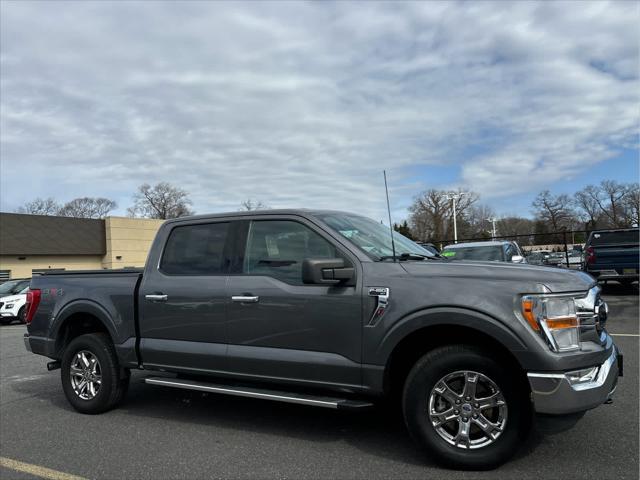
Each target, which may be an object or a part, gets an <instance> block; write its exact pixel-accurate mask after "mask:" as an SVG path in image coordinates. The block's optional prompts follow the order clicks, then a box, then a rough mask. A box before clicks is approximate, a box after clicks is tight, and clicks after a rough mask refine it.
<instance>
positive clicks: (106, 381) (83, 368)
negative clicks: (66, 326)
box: [60, 333, 129, 414]
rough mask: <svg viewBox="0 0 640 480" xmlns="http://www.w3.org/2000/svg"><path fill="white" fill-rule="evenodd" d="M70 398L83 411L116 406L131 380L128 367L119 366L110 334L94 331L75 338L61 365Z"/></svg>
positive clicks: (96, 410)
mask: <svg viewBox="0 0 640 480" xmlns="http://www.w3.org/2000/svg"><path fill="white" fill-rule="evenodd" d="M60 367H61V368H60V371H61V373H60V374H61V379H62V388H63V390H64V393H65V396H66V397H67V400H68V401H69V403H70V404H71V406H73V408H75V409H76V410H77V411H79V412H81V413H89V414H95V413H102V412H105V411H107V410H110V409H111V408H113V407H115V406H116V405H117V404H118V403H119V402H120V401H121V400H122V398H123V397H124V395H125V393H126V391H127V387H128V384H129V375H128V371H126V370H123V369H121V368H120V366H119V364H118V357H117V356H116V352H115V349H114V347H113V343H111V339H110V338H109V336H108V335H107V334H104V333H91V334H86V335H80V336H79V337H77V338H74V339H73V340H72V341H71V343H69V346H68V347H67V348H66V350H65V352H64V354H63V356H62V362H61V366H60Z"/></svg>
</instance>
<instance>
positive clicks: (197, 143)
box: [0, 2, 640, 218]
mask: <svg viewBox="0 0 640 480" xmlns="http://www.w3.org/2000/svg"><path fill="white" fill-rule="evenodd" d="M0 8H1V13H2V15H1V22H2V23H1V27H2V28H1V29H0V30H1V47H0V48H1V52H0V67H1V69H2V70H1V88H2V91H1V93H2V95H1V98H0V129H1V130H0V154H1V161H2V165H1V166H2V180H1V187H2V188H1V192H0V193H1V197H0V199H1V200H0V201H1V203H2V208H3V209H6V208H7V207H8V208H11V207H15V206H17V205H18V204H20V203H22V202H24V201H26V200H29V199H31V198H32V197H34V196H49V195H53V196H57V197H58V198H60V199H68V198H70V197H73V196H80V195H101V196H110V197H113V198H115V199H116V200H118V202H119V203H120V204H121V206H122V207H123V211H124V208H125V207H126V206H127V205H128V203H129V202H130V196H131V193H132V192H133V191H134V190H135V188H136V186H137V185H139V184H140V183H143V182H157V181H170V182H173V183H175V184H177V185H180V186H181V187H183V188H185V189H187V190H188V191H190V192H191V194H192V198H193V200H194V206H195V208H196V210H197V211H199V212H206V211H222V210H230V209H231V210H233V209H236V208H237V207H238V205H239V203H240V201H242V200H244V199H246V198H249V197H251V198H258V199H260V200H262V201H263V202H266V203H268V204H269V205H271V206H274V207H287V206H292V207H295V206H304V207H327V208H339V209H346V210H359V211H362V212H364V213H366V214H369V215H372V216H374V217H376V218H384V214H383V211H384V206H385V203H384V196H383V194H382V193H383V192H382V190H381V189H382V177H381V170H382V169H383V168H386V169H387V170H388V173H389V175H390V179H392V180H394V182H393V183H392V185H394V188H393V190H392V197H393V198H394V204H395V210H396V212H395V213H394V215H395V216H397V217H400V216H404V214H405V211H404V208H405V207H406V206H407V205H408V203H409V201H410V199H411V196H412V195H413V194H414V193H416V192H417V191H418V190H419V189H421V188H426V187H430V186H434V183H431V181H432V180H431V179H429V180H427V179H425V178H412V177H411V175H409V174H408V172H410V171H415V168H416V166H420V165H450V166H451V167H452V168H456V169H459V170H460V178H458V180H457V181H456V182H454V183H456V184H458V185H463V186H467V187H469V188H472V189H473V190H476V191H478V192H480V193H481V194H482V195H483V196H484V197H485V198H490V197H492V196H494V197H496V196H505V195H512V194H515V193H519V192H523V191H529V192H532V191H535V190H536V189H540V188H543V187H545V186H546V185H548V183H549V182H551V181H552V180H551V179H556V178H559V177H563V176H571V175H572V173H573V172H575V170H576V168H580V167H582V166H584V165H589V164H594V163H597V162H601V161H604V160H606V159H607V158H609V157H611V156H613V155H615V154H616V152H618V151H619V150H620V149H622V148H637V140H636V139H637V137H634V135H636V133H637V126H638V99H639V98H638V91H639V87H640V84H639V81H638V68H639V64H638V37H637V32H636V27H637V24H638V22H639V21H640V10H639V8H640V7H639V6H638V4H637V3H633V2H619V3H601V2H599V3H596V2H589V3H586V2H585V3H575V2H568V3H559V2H542V3H531V2H527V3H525V2H513V3H506V2H498V3H489V2H475V3H468V2H464V3H453V2H442V3H435V2H416V3H398V2H394V3H388V4H387V3H367V4H362V3H344V2H338V3H333V4H328V3H321V2H317V3H305V4H303V3H294V2H284V3H275V2H274V3H271V2H269V3H267V2H249V3H222V2H213V3H209V2H194V3H186V2H180V3H169V2H159V3H154V2H139V3H131V2H127V3H124V2H116V3H106V2H91V3H80V2H68V3H61V4H55V3H46V4H43V3H33V4H31V3H26V2H13V3H10V2H3V3H2V4H1V7H0ZM25 171H29V172H30V175H29V176H28V177H26V178H28V180H27V181H28V182H29V184H28V185H25V174H24V172H25ZM523 179H526V181H523ZM433 182H435V185H438V183H437V182H440V183H442V182H443V180H440V179H437V178H436V179H433ZM446 182H447V183H450V179H449V180H447V181H446Z"/></svg>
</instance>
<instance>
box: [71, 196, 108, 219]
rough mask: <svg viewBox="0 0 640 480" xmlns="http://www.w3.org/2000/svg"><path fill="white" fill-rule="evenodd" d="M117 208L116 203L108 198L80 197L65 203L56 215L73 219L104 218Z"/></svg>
mask: <svg viewBox="0 0 640 480" xmlns="http://www.w3.org/2000/svg"><path fill="white" fill-rule="evenodd" d="M117 206H118V205H117V204H116V202H114V201H113V200H109V199H108V198H102V197H81V198H75V199H73V200H71V201H70V202H67V203H65V204H64V206H63V207H62V208H60V210H59V212H58V215H61V216H63V217H75V218H104V217H106V216H107V214H108V213H109V212H110V211H111V210H113V209H115V208H117Z"/></svg>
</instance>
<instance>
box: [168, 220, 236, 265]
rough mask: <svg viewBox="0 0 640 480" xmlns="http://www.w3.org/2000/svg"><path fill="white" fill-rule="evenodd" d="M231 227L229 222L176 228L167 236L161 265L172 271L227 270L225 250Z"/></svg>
mask: <svg viewBox="0 0 640 480" xmlns="http://www.w3.org/2000/svg"><path fill="white" fill-rule="evenodd" d="M228 228H229V224H228V223H209V224H204V225H186V226H184V227H176V228H174V229H173V231H172V232H171V234H170V235H169V239H168V240H167V245H166V247H165V249H164V254H163V255H162V262H161V264H160V269H161V270H162V271H163V272H164V273H167V274H169V275H215V274H219V273H223V271H224V266H223V258H224V254H223V253H224V252H223V251H224V245H225V241H226V238H227V230H228Z"/></svg>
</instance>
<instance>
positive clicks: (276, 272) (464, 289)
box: [24, 210, 622, 468]
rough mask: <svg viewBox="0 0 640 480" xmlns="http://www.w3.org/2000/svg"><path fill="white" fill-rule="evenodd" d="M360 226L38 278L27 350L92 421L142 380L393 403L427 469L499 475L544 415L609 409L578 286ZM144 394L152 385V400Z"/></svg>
mask: <svg viewBox="0 0 640 480" xmlns="http://www.w3.org/2000/svg"><path fill="white" fill-rule="evenodd" d="M394 243H395V245H392V241H391V235H390V232H389V230H388V229H387V228H386V227H384V226H383V225H381V224H380V223H378V222H375V221H373V220H369V219H367V218H365V217H362V216H359V215H353V214H348V213H342V212H334V211H308V210H273V211H260V212H245V213H238V212H236V213H229V214H221V215H202V216H194V217H186V218H179V219H174V220H168V221H167V222H165V223H164V224H163V226H162V227H161V228H160V230H159V232H158V234H157V236H156V239H155V241H154V243H153V245H152V248H151V251H150V253H149V257H148V259H147V262H146V266H145V268H144V270H131V269H130V270H126V269H125V270H113V271H82V272H68V273H66V272H65V273H51V274H45V275H42V276H38V277H34V278H33V279H32V281H31V289H30V291H29V293H28V311H27V316H26V321H27V324H28V333H27V334H25V338H24V341H25V345H26V347H27V349H28V350H30V351H32V352H33V353H37V354H40V355H45V356H47V357H49V358H51V359H52V360H53V361H51V362H50V363H49V364H48V367H49V369H56V368H61V379H62V387H63V389H64V392H65V394H66V397H67V398H68V400H69V402H70V403H71V405H72V406H73V407H74V408H75V409H76V410H78V411H80V412H82V413H100V412H103V411H106V410H108V409H110V408H112V407H114V406H115V405H117V404H118V403H119V402H120V401H121V400H122V399H123V397H124V395H125V393H126V391H127V386H128V383H129V376H130V371H131V370H132V369H140V370H144V371H148V372H149V375H148V376H146V377H145V379H144V380H145V382H146V383H148V384H151V385H161V386H167V387H174V388H184V389H193V390H199V391H206V392H217V393H221V394H229V395H239V396H245V397H254V398H261V399H267V400H273V401H283V402H291V403H298V404H306V405H314V406H319V407H327V408H336V409H362V408H367V407H371V406H372V405H374V403H376V399H385V398H386V399H390V400H391V401H390V402H389V403H391V404H395V403H396V401H397V404H398V405H399V406H401V408H402V412H403V415H404V419H405V422H406V425H407V428H408V430H409V432H410V434H411V436H412V437H413V438H414V439H415V440H416V441H417V442H418V443H419V444H420V445H421V446H423V447H424V449H425V452H427V455H429V454H431V455H432V456H433V457H434V458H435V459H437V460H439V461H441V462H443V463H445V464H447V465H450V466H454V467H456V468H492V467H495V466H497V465H499V464H500V463H502V462H504V461H505V460H507V459H508V458H509V457H510V456H511V455H512V454H513V453H514V452H515V451H516V449H517V448H518V447H519V446H520V445H521V444H522V440H523V439H524V438H525V436H526V435H527V433H528V431H529V428H530V426H531V424H532V420H533V419H534V418H536V415H534V414H538V416H539V415H544V416H546V417H547V418H554V419H558V420H561V419H563V418H565V419H566V418H567V417H568V416H570V417H571V418H573V417H579V416H580V415H581V413H582V412H585V411H586V410H588V409H592V408H594V407H597V406H599V405H601V404H603V403H605V402H608V401H610V398H611V396H612V394H613V392H614V390H615V388H616V384H617V380H618V376H619V374H620V373H621V369H622V356H621V355H620V353H619V351H618V349H617V348H616V346H615V345H614V343H613V340H612V338H611V337H610V336H609V335H608V333H607V331H606V330H605V328H604V326H605V321H606V317H607V306H606V304H605V303H604V302H603V301H602V300H601V298H600V289H599V287H598V286H597V284H596V282H595V281H594V279H593V278H592V277H590V276H589V275H587V274H585V273H582V272H574V271H563V270H559V269H553V268H546V267H536V266H530V265H519V264H507V263H495V262H486V263H485V262H473V261H460V262H452V261H449V260H447V259H445V258H442V257H440V256H438V255H437V254H434V253H432V252H430V251H427V250H425V249H423V248H422V247H420V246H419V245H417V244H415V243H413V242H411V241H410V240H408V239H406V238H405V237H402V236H400V235H397V236H395V242H394ZM149 388H151V387H149Z"/></svg>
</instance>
